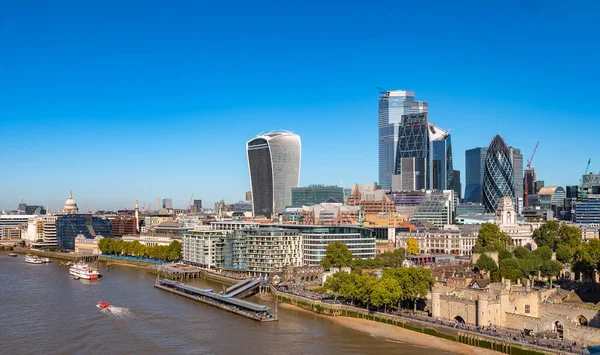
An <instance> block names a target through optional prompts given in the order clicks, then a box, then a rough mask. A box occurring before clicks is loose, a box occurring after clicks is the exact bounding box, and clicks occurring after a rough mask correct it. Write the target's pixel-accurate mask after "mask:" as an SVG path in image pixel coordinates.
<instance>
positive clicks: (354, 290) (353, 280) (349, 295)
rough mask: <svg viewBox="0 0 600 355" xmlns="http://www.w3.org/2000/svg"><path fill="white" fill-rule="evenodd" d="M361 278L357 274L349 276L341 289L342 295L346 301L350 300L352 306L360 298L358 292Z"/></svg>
mask: <svg viewBox="0 0 600 355" xmlns="http://www.w3.org/2000/svg"><path fill="white" fill-rule="evenodd" d="M360 277H361V276H360V275H357V274H355V273H351V274H348V277H346V278H345V279H344V281H343V282H342V285H341V287H340V295H341V296H342V297H344V298H345V299H348V300H350V304H351V305H354V301H356V300H357V299H358V298H359V296H360V293H359V290H358V284H359V279H360Z"/></svg>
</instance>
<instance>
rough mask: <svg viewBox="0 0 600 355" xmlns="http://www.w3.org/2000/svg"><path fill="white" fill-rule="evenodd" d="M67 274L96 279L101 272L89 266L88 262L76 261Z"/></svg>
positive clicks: (99, 276) (100, 275)
mask: <svg viewBox="0 0 600 355" xmlns="http://www.w3.org/2000/svg"><path fill="white" fill-rule="evenodd" d="M69 274H71V275H72V276H73V277H75V278H77V277H78V278H80V279H85V280H98V279H99V278H101V277H102V274H101V273H99V272H98V270H96V269H94V268H91V267H90V266H89V265H88V264H83V263H77V264H75V265H73V266H71V267H70V268H69Z"/></svg>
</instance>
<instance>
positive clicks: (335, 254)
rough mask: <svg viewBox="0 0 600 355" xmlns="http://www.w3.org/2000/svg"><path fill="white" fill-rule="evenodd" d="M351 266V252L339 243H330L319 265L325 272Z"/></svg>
mask: <svg viewBox="0 0 600 355" xmlns="http://www.w3.org/2000/svg"><path fill="white" fill-rule="evenodd" d="M351 264H352V252H351V251H350V250H349V249H348V246H347V245H346V244H344V243H342V242H340V241H335V242H331V243H329V244H328V245H327V248H326V249H325V257H324V258H323V260H322V261H321V265H322V266H323V268H325V269H326V270H329V269H330V268H332V267H348V266H350V265H351Z"/></svg>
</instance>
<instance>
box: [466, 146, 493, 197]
mask: <svg viewBox="0 0 600 355" xmlns="http://www.w3.org/2000/svg"><path fill="white" fill-rule="evenodd" d="M487 150H488V149H487V148H481V147H480V148H473V149H469V150H467V151H466V152H465V197H464V200H465V202H473V203H483V197H482V195H481V191H482V186H483V173H484V171H485V157H486V155H487Z"/></svg>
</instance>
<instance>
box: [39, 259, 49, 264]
mask: <svg viewBox="0 0 600 355" xmlns="http://www.w3.org/2000/svg"><path fill="white" fill-rule="evenodd" d="M40 260H41V261H42V262H44V263H46V264H47V263H49V262H51V260H50V258H40Z"/></svg>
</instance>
